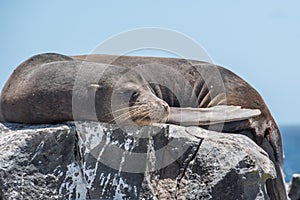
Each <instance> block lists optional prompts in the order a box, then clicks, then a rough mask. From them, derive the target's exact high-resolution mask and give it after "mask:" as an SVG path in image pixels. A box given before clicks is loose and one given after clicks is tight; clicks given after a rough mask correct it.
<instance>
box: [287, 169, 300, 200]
mask: <svg viewBox="0 0 300 200" xmlns="http://www.w3.org/2000/svg"><path fill="white" fill-rule="evenodd" d="M288 194H289V197H290V199H291V200H299V199H300V174H293V178H292V182H291V184H290V185H289V190H288Z"/></svg>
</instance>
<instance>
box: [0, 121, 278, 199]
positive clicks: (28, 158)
mask: <svg viewBox="0 0 300 200" xmlns="http://www.w3.org/2000/svg"><path fill="white" fill-rule="evenodd" d="M275 176H276V172H275V169H274V165H273V163H272V162H271V161H270V159H269V158H268V156H267V154H266V153H265V152H264V151H263V150H262V149H261V148H260V147H258V146H257V145H256V144H255V143H254V142H253V141H252V140H250V139H249V138H248V137H246V136H243V135H235V134H224V133H217V132H213V131H207V130H204V129H201V128H198V127H188V128H186V127H180V126H175V125H160V124H157V125H153V126H147V127H121V128H120V127H118V126H116V125H109V124H104V123H100V124H99V123H96V122H76V123H69V124H60V125H36V126H27V125H21V124H9V123H5V124H0V199H143V198H144V199H268V195H267V193H266V189H265V181H266V180H267V179H270V178H275Z"/></svg>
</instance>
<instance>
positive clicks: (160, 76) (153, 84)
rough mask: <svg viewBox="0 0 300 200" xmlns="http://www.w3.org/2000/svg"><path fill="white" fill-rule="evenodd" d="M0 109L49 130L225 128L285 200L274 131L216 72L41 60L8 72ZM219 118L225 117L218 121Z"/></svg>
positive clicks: (135, 62)
mask: <svg viewBox="0 0 300 200" xmlns="http://www.w3.org/2000/svg"><path fill="white" fill-rule="evenodd" d="M108 64H109V66H108ZM81 69H83V70H81ZM215 70H217V72H218V73H219V75H220V76H218V75H216V74H215V72H216V71H215ZM78 72H80V73H78ZM78 74H80V76H79V77H78ZM99 74H101V78H100V79H99ZM215 75H216V76H215ZM78 79H79V81H78ZM78 82H79V83H80V84H76V83H78ZM74 88H75V89H74ZM91 97H93V98H91ZM95 99H96V101H94V100H95ZM92 102H95V103H94V104H93V103H92ZM124 102H125V104H126V103H127V104H126V105H125V107H126V108H127V110H125V111H124V110H123V109H124V107H122V106H124ZM0 103H1V104H0V105H1V107H2V114H3V118H4V120H5V121H10V122H22V123H56V122H63V121H70V120H74V115H75V118H76V119H79V120H80V119H82V120H99V121H102V122H111V121H116V120H119V119H121V120H123V118H125V119H130V120H132V121H133V122H134V123H136V124H139V125H147V124H149V123H153V122H170V123H175V124H183V125H199V126H205V127H206V128H208V127H209V128H211V129H218V128H219V126H218V125H219V123H222V122H226V123H225V124H224V127H222V130H221V131H224V132H236V133H243V132H245V133H247V134H248V133H249V132H250V133H251V134H252V139H254V140H255V141H256V142H257V144H259V145H263V146H262V147H263V148H264V149H265V150H266V151H267V152H268V154H269V155H270V158H271V159H272V160H273V162H274V163H275V166H276V170H277V175H278V178H277V179H276V180H275V181H273V180H270V181H268V182H267V189H268V193H269V196H270V197H271V199H286V195H285V186H284V183H283V176H282V172H281V169H282V164H283V152H282V144H281V136H280V132H279V129H278V127H277V125H276V123H275V121H274V119H273V117H272V115H271V113H270V111H269V110H268V108H267V106H266V104H265V103H264V101H263V99H262V98H261V96H260V95H259V94H258V93H257V91H256V90H255V89H254V88H253V87H251V86H250V85H249V84H248V83H246V82H245V81H244V80H243V79H241V78H240V77H238V76H237V75H235V74H234V73H232V72H231V71H229V70H227V69H225V68H223V67H219V66H215V65H212V64H210V63H206V62H201V61H193V60H185V59H175V58H154V57H129V56H121V57H120V56H110V55H92V56H73V57H68V56H64V55H60V54H41V55H37V56H34V57H32V58H30V59H29V60H27V61H25V62H24V63H22V64H21V65H20V66H19V67H18V68H17V69H16V70H15V71H14V73H13V74H12V75H11V77H10V78H9V80H8V81H7V83H6V84H5V86H4V88H3V90H2V93H1V101H0ZM74 103H75V104H76V105H77V106H75V108H74V106H73V105H72V104H74ZM108 103H112V104H113V105H114V106H115V107H116V109H115V110H111V108H112V106H110V105H109V104H108ZM91 105H92V106H91ZM226 105H230V106H226ZM118 106H120V107H118ZM238 106H241V107H242V108H250V109H254V110H247V109H241V108H239V107H238ZM182 107H183V108H182ZM94 110H96V111H95V112H94ZM257 110H260V111H261V115H259V114H260V112H259V113H258V112H257ZM222 112H223V113H224V112H226V113H229V115H225V118H221V119H219V118H218V117H219V116H220V113H222ZM74 113H75V114H74ZM91 113H96V116H95V115H93V114H91ZM153 113H154V114H153ZM199 113H202V114H203V115H204V120H202V119H203V118H202V117H203V116H201V118H199ZM205 113H206V114H205ZM178 116H179V117H178ZM188 116H189V117H188ZM207 116H208V118H205V117H207ZM209 116H213V117H209ZM221 116H222V115H221ZM234 116H237V117H234ZM248 118H250V119H248ZM211 124H216V126H211ZM264 141H267V144H270V145H269V146H268V145H264ZM270 146H271V148H270Z"/></svg>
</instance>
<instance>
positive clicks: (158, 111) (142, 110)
mask: <svg viewBox="0 0 300 200" xmlns="http://www.w3.org/2000/svg"><path fill="white" fill-rule="evenodd" d="M135 95H136V99H135V101H134V103H133V104H131V105H132V106H131V108H130V110H131V113H132V120H133V121H134V123H136V124H137V125H139V126H144V125H149V124H153V123H164V122H166V121H167V118H168V115H169V112H170V107H169V105H168V104H167V103H166V102H165V101H163V100H161V99H159V98H158V97H157V96H155V95H154V94H153V93H152V92H150V91H147V90H139V92H138V95H137V94H135Z"/></svg>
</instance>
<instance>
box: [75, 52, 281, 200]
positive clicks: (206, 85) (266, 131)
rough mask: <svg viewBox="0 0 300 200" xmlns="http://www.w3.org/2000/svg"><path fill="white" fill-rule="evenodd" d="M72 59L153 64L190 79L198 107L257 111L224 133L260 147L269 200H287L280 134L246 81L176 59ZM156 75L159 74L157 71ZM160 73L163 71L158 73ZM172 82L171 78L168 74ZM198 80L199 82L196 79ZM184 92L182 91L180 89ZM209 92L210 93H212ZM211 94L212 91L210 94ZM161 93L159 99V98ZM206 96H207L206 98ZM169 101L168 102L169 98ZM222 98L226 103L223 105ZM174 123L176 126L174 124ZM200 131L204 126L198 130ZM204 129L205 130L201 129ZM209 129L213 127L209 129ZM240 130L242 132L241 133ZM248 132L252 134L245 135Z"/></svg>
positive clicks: (204, 64)
mask: <svg viewBox="0 0 300 200" xmlns="http://www.w3.org/2000/svg"><path fill="white" fill-rule="evenodd" d="M71 57H72V58H74V59H78V60H85V61H91V62H98V63H110V64H113V65H118V66H130V67H137V66H139V65H147V64H148V63H154V64H156V65H157V66H160V65H162V66H168V67H170V68H174V69H175V70H176V71H181V73H182V74H190V75H191V77H192V78H191V79H190V81H191V85H193V86H195V87H194V88H195V90H193V92H194V93H195V94H196V95H198V96H201V97H200V99H198V100H199V101H198V103H199V104H198V105H196V107H197V106H199V107H204V108H206V107H211V106H214V105H222V104H226V105H238V106H242V107H245V108H252V109H259V110H260V111H261V113H262V114H261V115H259V116H257V117H255V118H251V119H249V120H246V121H245V120H244V121H237V122H231V123H225V126H224V127H223V131H224V132H236V133H241V134H245V135H247V136H249V137H250V138H252V139H253V140H254V141H255V142H256V143H257V144H258V145H260V146H261V147H262V148H263V149H264V150H265V151H267V153H268V154H269V156H270V158H271V160H272V161H273V162H274V164H275V168H276V172H277V176H278V177H277V179H275V180H268V181H267V191H268V194H269V197H270V199H287V195H286V189H285V181H284V175H283V161H284V159H283V147H282V140H281V134H280V130H279V128H278V126H277V124H276V122H275V120H274V118H273V117H272V115H271V112H270V111H269V109H268V107H267V105H266V104H265V102H264V100H263V98H262V97H261V96H260V94H259V93H258V92H257V91H256V90H255V89H254V88H253V87H252V86H251V85H249V84H248V83H247V82H246V81H244V80H243V79H242V78H240V77H239V76H237V75H236V74H234V73H233V72H231V71H229V70H227V69H225V68H223V67H221V66H215V65H213V64H210V63H207V62H203V61H195V60H187V59H176V58H158V57H139V56H115V55H101V54H98V55H97V54H96V55H80V56H71ZM214 67H216V68H217V70H218V71H219V72H220V75H221V77H219V76H216V77H215V79H214V77H212V79H211V80H205V81H203V78H201V76H203V74H204V76H208V77H211V76H210V74H209V72H207V70H208V69H209V68H214ZM158 71H159V72H160V71H161V70H160V69H158ZM162 71H163V70H162ZM168 77H170V78H173V77H174V76H172V74H169V76H168ZM199 77H200V78H199ZM218 78H221V79H222V82H223V83H224V85H223V87H224V88H225V95H224V96H223V95H222V94H221V93H223V92H224V90H223V89H224V88H222V87H221V88H220V87H219V85H220V82H219V80H217V79H218ZM183 88H184V87H183ZM212 88H213V89H212ZM156 90H158V92H156V94H157V95H158V96H159V97H160V98H162V99H164V100H165V101H167V102H168V104H169V105H170V106H175V107H176V106H178V105H176V103H174V101H173V99H174V98H173V97H171V96H172V95H170V94H168V95H166V94H167V92H166V91H165V90H164V89H161V88H158V89H157V88H156ZM212 90H213V91H212ZM161 93H162V95H160V94H161ZM208 94H209V95H208ZM170 97H171V98H170ZM224 98H225V99H226V100H225V101H224ZM175 123H176V122H175ZM202 127H204V126H202ZM204 128H205V127H204ZM210 128H211V129H214V127H212V126H210ZM241 130H244V131H241ZM249 132H250V133H251V134H252V135H251V134H250V135H249Z"/></svg>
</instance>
